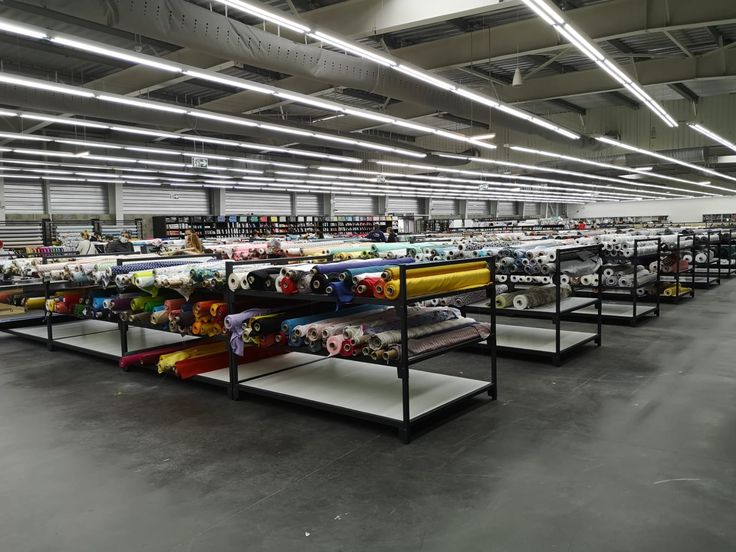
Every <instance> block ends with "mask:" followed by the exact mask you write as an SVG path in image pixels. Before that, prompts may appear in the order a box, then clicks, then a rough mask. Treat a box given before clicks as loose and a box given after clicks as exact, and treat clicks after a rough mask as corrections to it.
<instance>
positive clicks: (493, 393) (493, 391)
mask: <svg viewBox="0 0 736 552" xmlns="http://www.w3.org/2000/svg"><path fill="white" fill-rule="evenodd" d="M489 258H490V259H491V260H490V261H486V263H487V264H488V268H489V270H490V271H491V285H490V287H489V288H488V291H487V292H486V295H487V296H488V297H489V298H490V307H491V333H490V334H488V338H487V339H486V345H487V346H488V347H489V350H490V351H491V383H492V384H493V386H492V387H491V388H490V389H489V390H488V394H489V395H490V397H491V399H492V400H494V401H495V400H497V399H498V379H497V375H496V374H497V370H496V368H497V361H496V355H497V352H496V257H495V255H494V256H492V257H489Z"/></svg>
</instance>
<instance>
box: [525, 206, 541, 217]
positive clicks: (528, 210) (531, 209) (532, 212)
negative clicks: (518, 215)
mask: <svg viewBox="0 0 736 552" xmlns="http://www.w3.org/2000/svg"><path fill="white" fill-rule="evenodd" d="M541 209H542V204H541V203H524V216H525V217H538V216H539V214H540V213H541V212H542V211H541Z"/></svg>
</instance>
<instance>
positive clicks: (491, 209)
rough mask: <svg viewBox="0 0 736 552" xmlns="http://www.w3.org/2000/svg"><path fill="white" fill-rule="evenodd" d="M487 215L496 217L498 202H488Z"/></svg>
mask: <svg viewBox="0 0 736 552" xmlns="http://www.w3.org/2000/svg"><path fill="white" fill-rule="evenodd" d="M488 214H489V215H490V216H492V217H497V216H498V201H493V200H491V201H489V202H488Z"/></svg>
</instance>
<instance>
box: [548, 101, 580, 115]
mask: <svg viewBox="0 0 736 552" xmlns="http://www.w3.org/2000/svg"><path fill="white" fill-rule="evenodd" d="M550 103H551V104H554V105H556V106H557V107H561V108H562V109H564V110H565V111H570V112H572V113H577V114H578V115H585V114H586V113H588V111H587V110H586V109H584V108H582V107H580V106H579V105H577V104H574V103H572V102H568V101H567V100H550Z"/></svg>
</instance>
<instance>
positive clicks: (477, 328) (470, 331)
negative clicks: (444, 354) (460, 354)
mask: <svg viewBox="0 0 736 552" xmlns="http://www.w3.org/2000/svg"><path fill="white" fill-rule="evenodd" d="M490 334H491V325H490V324H488V323H478V322H476V323H473V324H470V325H467V326H463V327H461V328H457V329H453V330H448V331H445V332H441V333H437V334H433V335H430V336H427V337H421V338H415V339H410V340H409V342H408V345H409V355H410V356H412V355H420V354H424V353H429V352H432V351H438V350H442V349H447V348H449V347H452V346H454V345H457V344H459V343H466V342H468V341H471V340H482V339H487V338H488V336H489V335H490ZM394 350H395V351H397V353H398V352H399V350H398V349H394ZM396 357H398V354H397V355H395V357H394V358H396ZM385 360H392V358H391V356H390V355H389V357H388V358H385Z"/></svg>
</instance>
